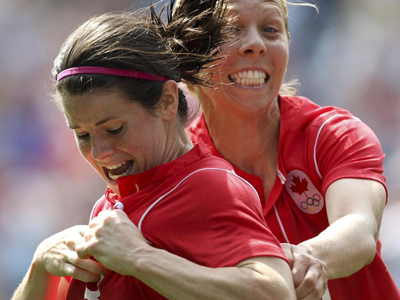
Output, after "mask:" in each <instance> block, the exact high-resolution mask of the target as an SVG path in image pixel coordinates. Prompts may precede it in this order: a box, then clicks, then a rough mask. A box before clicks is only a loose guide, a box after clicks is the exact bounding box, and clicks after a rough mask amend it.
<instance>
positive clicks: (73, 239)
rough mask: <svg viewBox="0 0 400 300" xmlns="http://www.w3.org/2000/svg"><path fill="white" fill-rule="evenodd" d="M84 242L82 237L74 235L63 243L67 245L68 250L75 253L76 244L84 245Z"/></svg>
mask: <svg viewBox="0 0 400 300" xmlns="http://www.w3.org/2000/svg"><path fill="white" fill-rule="evenodd" d="M84 242H85V238H84V237H83V236H82V235H80V234H79V235H75V236H73V237H71V240H68V241H66V242H65V244H66V245H67V247H68V249H70V250H72V251H75V247H76V245H78V244H81V243H84Z"/></svg>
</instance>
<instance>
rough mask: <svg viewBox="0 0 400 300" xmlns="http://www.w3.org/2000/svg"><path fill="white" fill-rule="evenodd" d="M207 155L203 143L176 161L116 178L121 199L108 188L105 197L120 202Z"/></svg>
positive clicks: (208, 152)
mask: <svg viewBox="0 0 400 300" xmlns="http://www.w3.org/2000/svg"><path fill="white" fill-rule="evenodd" d="M208 155H211V153H210V151H209V150H208V149H207V147H206V145H204V143H199V144H197V145H196V146H195V147H193V149H192V150H190V151H189V152H188V153H186V154H185V155H183V156H181V157H179V158H178V159H175V160H173V161H170V162H168V163H165V164H162V165H159V166H157V167H154V168H152V169H150V170H148V171H146V172H143V173H140V174H135V175H130V176H123V177H120V178H118V179H117V184H118V188H119V191H120V195H121V197H118V195H116V194H115V193H114V192H113V191H112V190H111V189H110V188H107V190H106V193H105V197H106V199H107V200H108V201H109V202H111V203H112V204H115V202H116V201H120V200H121V199H123V198H125V197H127V196H130V195H132V194H135V193H137V192H139V191H140V190H142V189H144V188H146V187H148V186H150V185H159V184H161V183H162V182H164V181H165V180H167V179H168V178H170V177H171V176H173V175H174V174H176V173H177V172H180V171H181V170H182V169H184V168H186V167H187V166H190V165H192V164H193V163H195V162H197V161H199V160H201V159H203V158H204V157H206V156H208Z"/></svg>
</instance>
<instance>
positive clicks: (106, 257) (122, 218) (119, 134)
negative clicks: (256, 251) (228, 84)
mask: <svg viewBox="0 0 400 300" xmlns="http://www.w3.org/2000/svg"><path fill="white" fill-rule="evenodd" d="M62 106H63V112H64V114H65V118H66V121H67V124H68V126H69V127H70V128H71V129H73V130H74V132H75V136H76V141H77V145H78V148H79V150H80V151H81V153H82V155H83V156H84V157H85V159H86V160H87V161H88V162H89V163H90V164H91V165H92V166H93V168H94V169H95V170H96V171H97V172H98V173H99V175H100V176H101V177H102V178H103V179H104V181H105V182H106V183H107V184H108V185H109V186H110V187H111V188H113V189H114V191H116V192H118V189H117V188H116V183H115V181H114V180H112V179H111V178H110V177H109V176H108V171H105V170H104V166H112V165H115V164H117V163H121V162H125V161H132V163H131V165H132V168H131V170H130V171H129V174H136V173H139V172H144V171H146V170H148V169H150V168H152V167H154V166H157V165H158V164H162V163H165V162H168V161H170V160H173V159H175V158H177V157H180V156H182V155H183V154H184V153H186V152H188V151H189V150H190V149H191V148H192V147H193V146H192V144H191V142H190V140H189V139H188V138H187V136H186V135H185V133H184V130H183V128H182V127H181V125H180V124H179V122H177V120H176V114H177V106H178V93H177V85H176V83H175V82H174V81H168V82H166V83H165V84H164V88H163V95H162V97H161V99H160V103H159V105H158V106H157V108H156V109H155V110H153V111H152V112H151V113H149V112H148V111H147V110H146V109H144V108H143V107H142V106H141V105H140V104H138V103H136V102H128V101H126V100H125V99H124V97H123V96H122V95H121V94H119V93H118V92H117V91H115V90H108V91H99V92H92V93H88V94H85V95H83V96H76V97H70V98H68V99H64V100H63V103H62ZM138 135H140V139H135V138H132V137H135V136H138ZM90 257H94V258H95V259H96V260H97V262H95V261H93V260H91V259H90ZM108 270H112V271H115V272H117V273H119V274H122V275H127V276H134V277H136V278H138V279H140V280H141V281H142V282H144V283H146V284H147V285H149V286H150V287H152V288H153V289H154V290H156V291H158V292H159V293H160V294H162V295H163V296H165V297H166V298H167V299H182V300H184V299H185V300H187V299H219V300H220V299H229V300H232V299H267V300H268V299H271V300H272V299H282V300H286V299H287V300H293V299H295V291H294V286H293V281H292V275H291V272H290V268H289V266H288V264H287V263H286V262H285V261H284V260H282V259H280V258H276V257H256V258H251V259H247V260H245V261H243V262H241V263H239V264H238V265H237V266H234V267H227V268H217V269H214V268H207V267H203V266H199V265H197V264H194V263H192V262H190V261H187V260H185V259H183V258H181V257H178V256H175V255H173V254H171V253H169V252H166V251H164V250H161V249H156V248H153V247H151V246H149V245H148V244H147V242H146V241H145V239H144V238H143V236H142V234H141V232H140V231H139V230H138V228H137V227H136V226H135V225H134V224H133V223H132V222H131V221H130V219H129V218H128V216H127V215H126V214H125V213H124V212H123V211H121V210H112V211H103V212H101V213H100V214H99V215H98V216H97V217H96V218H93V219H92V220H91V221H90V223H89V225H88V226H76V227H72V228H70V229H68V230H66V231H63V232H61V233H59V234H56V235H54V236H52V237H50V238H49V239H47V240H45V241H44V242H42V243H41V244H40V246H39V247H38V250H37V251H36V253H35V256H34V259H33V262H32V265H31V268H30V270H29V271H28V273H27V274H26V276H25V278H24V279H23V282H22V283H21V285H20V286H19V288H18V289H17V291H16V292H15V294H14V297H13V299H14V300H17V299H18V300H21V299H30V300H31V299H34V300H36V299H64V298H63V297H64V295H66V291H67V288H68V284H67V282H66V280H65V279H61V280H60V278H59V277H58V276H71V277H73V278H76V279H79V280H81V281H84V282H98V281H99V280H100V278H101V275H103V274H105V273H106V272H107V271H108ZM56 287H58V291H57V288H56ZM57 295H58V298H57Z"/></svg>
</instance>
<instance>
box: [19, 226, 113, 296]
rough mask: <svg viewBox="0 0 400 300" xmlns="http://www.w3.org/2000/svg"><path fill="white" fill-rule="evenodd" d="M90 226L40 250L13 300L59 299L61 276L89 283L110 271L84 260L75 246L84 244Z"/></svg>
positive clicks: (56, 237)
mask: <svg viewBox="0 0 400 300" xmlns="http://www.w3.org/2000/svg"><path fill="white" fill-rule="evenodd" d="M86 228H87V226H74V227H72V228H69V229H67V230H64V231H62V232H60V233H57V234H55V235H53V236H51V237H50V238H48V239H46V240H44V241H43V242H42V243H41V244H40V245H39V247H38V248H37V250H36V252H35V255H34V258H33V261H32V264H31V266H30V268H29V270H28V272H27V274H26V275H25V277H24V279H23V280H22V283H21V284H20V286H19V287H18V289H17V290H16V291H15V293H14V296H13V298H12V299H13V300H24V299H27V300H28V299H29V300H43V299H45V300H53V299H57V292H58V285H59V282H60V278H61V276H72V277H74V278H77V279H79V280H82V281H85V282H95V281H98V280H99V278H100V276H99V274H101V273H104V272H106V269H105V268H104V267H103V266H101V265H100V264H99V263H97V262H95V261H93V260H91V259H81V258H79V257H78V255H77V254H76V252H75V246H76V244H78V243H82V242H84V238H83V234H84V231H85V230H86Z"/></svg>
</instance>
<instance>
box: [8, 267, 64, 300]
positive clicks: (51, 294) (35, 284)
mask: <svg viewBox="0 0 400 300" xmlns="http://www.w3.org/2000/svg"><path fill="white" fill-rule="evenodd" d="M59 282H60V277H57V276H54V275H51V274H48V273H47V274H46V273H45V272H43V271H42V270H39V268H37V267H35V265H34V264H32V265H31V267H30V268H29V270H28V272H27V274H26V275H25V277H24V279H23V280H22V283H21V284H20V285H19V287H18V289H17V290H16V291H15V293H14V296H13V297H12V300H25V299H26V300H54V299H57V290H58V284H59Z"/></svg>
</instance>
